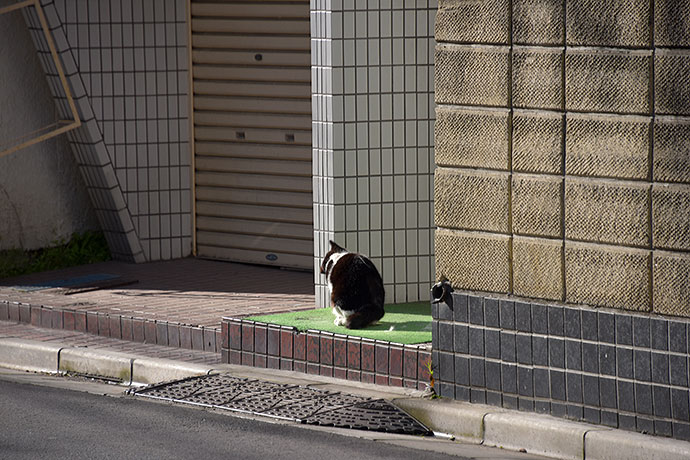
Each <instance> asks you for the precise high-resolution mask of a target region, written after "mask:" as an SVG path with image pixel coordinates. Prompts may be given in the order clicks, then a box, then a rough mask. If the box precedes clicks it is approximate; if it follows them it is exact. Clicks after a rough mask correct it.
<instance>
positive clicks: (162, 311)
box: [0, 258, 315, 353]
mask: <svg viewBox="0 0 690 460" xmlns="http://www.w3.org/2000/svg"><path fill="white" fill-rule="evenodd" d="M94 274H109V275H115V276H119V277H121V279H123V280H128V281H136V282H135V283H133V284H127V285H122V286H113V287H108V288H102V289H98V290H93V291H88V292H79V293H73V294H65V292H66V291H64V290H60V289H40V290H27V289H26V286H28V285H34V284H40V283H48V282H51V281H56V280H64V279H71V278H76V277H80V276H85V275H94ZM67 292H68V291H67ZM312 308H315V296H314V280H313V274H312V273H307V272H299V271H291V270H281V269H278V268H273V267H261V266H256V265H246V264H237V263H230V262H219V261H210V260H202V259H195V258H186V259H177V260H172V261H165V262H152V263H146V264H129V263H124V262H117V261H109V262H102V263H97V264H91V265H83V266H79V267H72V268H67V269H62V270H55V271H51V272H43V273H37V274H31V275H25V276H21V277H15V278H5V279H1V280H0V321H7V320H9V321H15V322H20V323H28V324H31V325H32V326H37V327H38V326H40V327H42V328H52V329H64V330H67V331H73V332H76V333H84V332H88V333H90V334H93V335H100V336H105V337H109V338H113V339H124V340H128V341H133V342H138V343H147V344H158V345H165V346H172V347H178V348H185V349H194V350H203V351H209V352H216V353H217V352H219V351H220V348H221V347H220V340H221V337H220V321H221V318H222V317H224V316H229V317H235V318H240V317H244V316H250V315H256V314H262V313H264V314H269V313H278V312H284V311H297V310H307V309H312Z"/></svg>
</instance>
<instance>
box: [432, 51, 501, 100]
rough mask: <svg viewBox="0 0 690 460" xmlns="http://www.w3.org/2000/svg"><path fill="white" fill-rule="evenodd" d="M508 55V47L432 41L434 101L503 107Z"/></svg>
mask: <svg viewBox="0 0 690 460" xmlns="http://www.w3.org/2000/svg"><path fill="white" fill-rule="evenodd" d="M508 57H509V48H508V47H499V46H463V45H447V44H438V45H436V61H435V63H436V68H435V89H436V102H438V103H439V104H461V105H488V106H496V107H507V106H508Z"/></svg>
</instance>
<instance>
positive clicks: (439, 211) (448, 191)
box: [434, 168, 510, 233]
mask: <svg viewBox="0 0 690 460" xmlns="http://www.w3.org/2000/svg"><path fill="white" fill-rule="evenodd" d="M508 177H509V175H508V173H499V172H488V171H468V170H453V169H445V168H438V169H436V174H435V179H434V213H435V217H434V218H435V222H436V225H438V226H439V227H447V228H458V229H464V230H486V231H491V232H502V233H508V232H509V230H510V229H509V226H508V200H509V196H510V195H509V182H508Z"/></svg>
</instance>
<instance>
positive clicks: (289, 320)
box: [245, 302, 431, 344]
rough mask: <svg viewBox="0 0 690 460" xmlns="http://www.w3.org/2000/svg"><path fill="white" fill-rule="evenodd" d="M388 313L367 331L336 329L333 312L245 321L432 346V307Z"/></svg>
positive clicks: (409, 307)
mask: <svg viewBox="0 0 690 460" xmlns="http://www.w3.org/2000/svg"><path fill="white" fill-rule="evenodd" d="M385 310H386V314H385V316H384V317H383V318H381V321H379V322H378V324H375V325H373V326H369V327H367V328H364V329H347V328H345V327H342V326H336V325H335V324H333V320H334V319H335V317H334V316H333V312H332V310H331V309H330V308H319V309H316V310H304V311H294V312H289V313H278V314H274V315H264V316H251V317H249V318H245V319H249V320H252V321H257V322H261V323H269V324H278V325H280V326H292V327H294V328H296V329H297V330H299V331H306V330H308V329H315V330H318V331H326V332H333V333H336V334H344V335H351V336H354V337H364V338H367V339H376V340H385V341H388V342H396V343H403V344H415V343H425V342H431V306H430V305H429V303H428V302H416V303H405V304H395V305H386V306H385Z"/></svg>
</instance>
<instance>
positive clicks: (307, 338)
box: [220, 317, 431, 390]
mask: <svg viewBox="0 0 690 460" xmlns="http://www.w3.org/2000/svg"><path fill="white" fill-rule="evenodd" d="M220 351H221V362H223V363H229V364H241V365H245V366H253V367H261V368H269V369H283V370H290V371H296V372H303V373H306V374H314V375H324V376H328V377H335V378H339V379H344V380H351V381H356V382H365V383H375V384H377V385H389V386H397V387H403V386H404V387H407V388H417V389H420V390H423V389H424V388H425V387H426V385H427V384H428V383H429V380H430V375H429V370H428V368H427V363H429V362H430V361H431V344H422V345H402V344H398V343H392V342H384V341H380V340H371V339H363V338H359V337H352V336H346V335H340V334H333V333H330V332H323V331H312V330H310V331H307V332H306V333H305V332H299V331H297V330H296V329H295V328H292V327H286V326H278V325H272V324H266V323H259V322H255V321H250V320H243V319H240V318H227V317H224V318H223V321H222V323H221V346H220Z"/></svg>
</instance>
